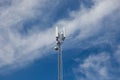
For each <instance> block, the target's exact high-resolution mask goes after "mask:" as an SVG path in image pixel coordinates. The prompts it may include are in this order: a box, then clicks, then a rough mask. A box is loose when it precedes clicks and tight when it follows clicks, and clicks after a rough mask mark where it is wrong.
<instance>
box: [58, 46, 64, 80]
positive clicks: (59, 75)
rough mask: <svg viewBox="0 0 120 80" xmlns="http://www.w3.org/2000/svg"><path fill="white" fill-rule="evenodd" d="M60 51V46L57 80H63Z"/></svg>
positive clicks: (59, 47)
mask: <svg viewBox="0 0 120 80" xmlns="http://www.w3.org/2000/svg"><path fill="white" fill-rule="evenodd" d="M62 71H63V70H62V50H61V44H59V45H58V80H63V76H62V74H63V73H62Z"/></svg>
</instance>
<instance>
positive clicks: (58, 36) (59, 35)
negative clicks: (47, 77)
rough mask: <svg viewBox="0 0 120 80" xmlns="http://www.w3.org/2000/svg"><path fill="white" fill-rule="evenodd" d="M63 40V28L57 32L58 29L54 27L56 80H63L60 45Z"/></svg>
mask: <svg viewBox="0 0 120 80" xmlns="http://www.w3.org/2000/svg"><path fill="white" fill-rule="evenodd" d="M64 40H65V28H63V29H62V31H60V32H59V29H58V27H56V47H55V50H56V51H58V80H63V65H62V44H63V42H64Z"/></svg>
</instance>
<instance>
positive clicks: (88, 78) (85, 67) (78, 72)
mask: <svg viewBox="0 0 120 80" xmlns="http://www.w3.org/2000/svg"><path fill="white" fill-rule="evenodd" d="M111 60H112V57H111V56H110V53H105V52H103V53H99V54H96V55H95V54H94V55H90V56H89V57H88V58H86V59H85V60H84V62H83V63H81V64H80V65H79V66H78V68H74V69H73V70H74V73H75V76H76V79H77V80H119V77H117V76H116V74H114V73H115V72H118V73H119V70H118V69H119V66H116V67H112V66H113V65H114V62H115V61H111ZM112 70H113V71H112ZM111 74H112V75H111Z"/></svg>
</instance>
